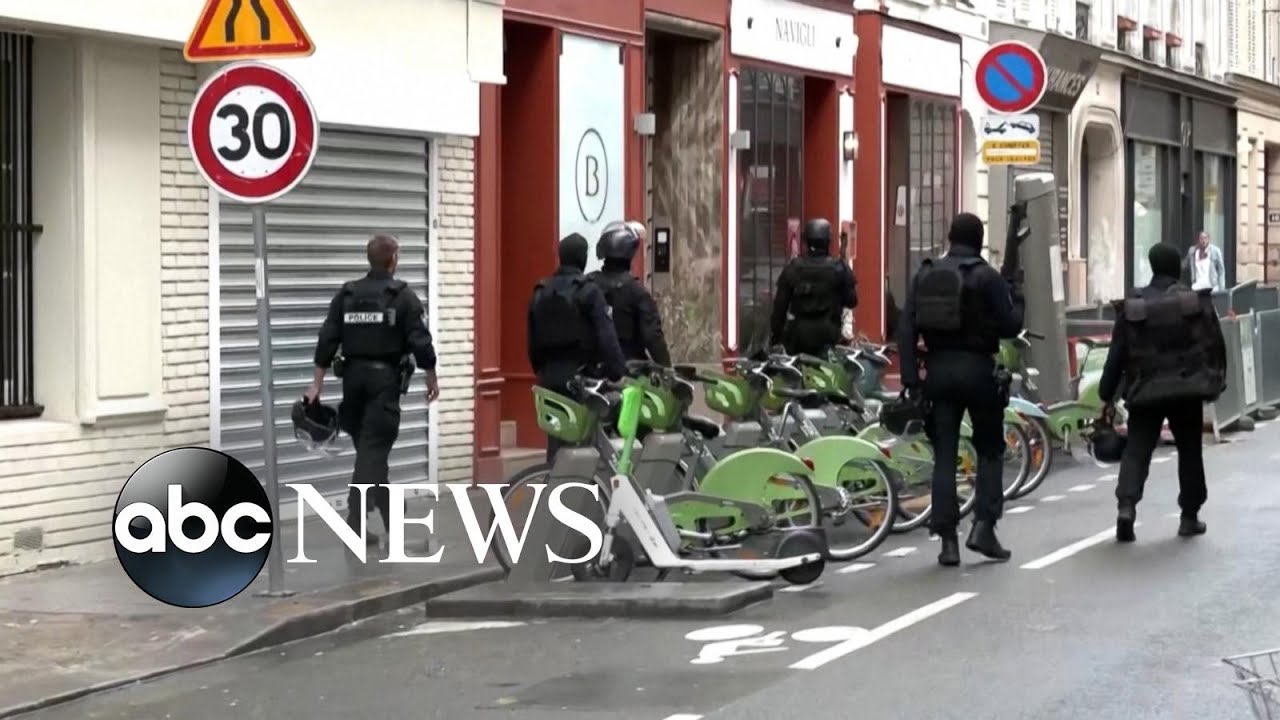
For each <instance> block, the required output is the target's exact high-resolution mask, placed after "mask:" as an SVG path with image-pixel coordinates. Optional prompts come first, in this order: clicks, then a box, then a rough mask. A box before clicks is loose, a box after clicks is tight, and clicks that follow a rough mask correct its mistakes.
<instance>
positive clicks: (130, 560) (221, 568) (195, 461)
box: [111, 447, 274, 608]
mask: <svg viewBox="0 0 1280 720" xmlns="http://www.w3.org/2000/svg"><path fill="white" fill-rule="evenodd" d="M273 528H274V523H273V519H272V516H271V505H270V504H269V502H268V501H267V494H266V492H264V491H263V489H262V485H261V484H260V483H259V482H258V479H257V478H256V477H254V475H253V473H252V472H250V470H249V469H248V468H247V467H245V466H244V465H243V464H242V463H240V462H239V461H238V460H236V459H235V458H233V457H231V456H229V455H225V454H223V453H220V452H217V451H216V450H210V449H208V448H196V447H186V448H178V449H176V450H170V451H168V452H164V453H161V454H159V455H157V456H155V457H153V458H151V459H150V460H148V461H147V462H145V463H143V465H142V466H141V467H139V468H138V469H137V470H136V471H134V473H133V475H131V476H130V477H129V480H128V481H127V482H126V483H125V485H124V488H123V489H122V490H121V491H120V497H119V498H118V499H117V500H116V510H115V516H114V519H113V521H112V528H111V529H112V537H113V538H114V539H115V547H116V557H117V558H119V560H120V566H121V567H122V568H124V571H125V573H126V574H127V575H128V576H129V579H130V580H132V581H133V583H134V584H135V585H137V586H138V588H139V589H141V590H142V591H143V592H145V593H147V594H148V595H150V596H151V597H153V598H155V599H157V600H159V601H160V602H163V603H166V604H168V605H173V606H176V607H188V608H201V607H209V606H210V605H217V604H218V603H221V602H225V601H227V600H230V599H231V598H233V597H235V596H236V595H238V594H240V592H241V591H243V590H244V589H245V588H246V587H248V586H249V584H250V583H252V582H253V581H254V579H255V578H257V576H258V573H260V572H261V571H262V566H263V565H264V564H266V561H267V555H268V553H270V551H271V542H272V531H273Z"/></svg>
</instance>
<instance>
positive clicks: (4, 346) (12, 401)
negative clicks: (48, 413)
mask: <svg viewBox="0 0 1280 720" xmlns="http://www.w3.org/2000/svg"><path fill="white" fill-rule="evenodd" d="M31 46H32V39H31V37H30V36H29V35H17V34H13V33H0V418H19V417H37V416H39V415H40V414H41V413H42V412H43V411H44V408H43V407H41V406H40V405H37V404H36V399H35V383H34V378H33V372H34V369H35V368H34V364H35V363H34V358H33V354H34V347H33V345H32V310H33V308H32V277H31V276H32V250H33V246H34V244H35V239H36V237H37V236H38V235H39V234H40V232H41V230H42V228H41V227H40V226H39V225H37V224H35V221H34V220H33V218H32V210H31Z"/></svg>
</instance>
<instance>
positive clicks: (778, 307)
mask: <svg viewBox="0 0 1280 720" xmlns="http://www.w3.org/2000/svg"><path fill="white" fill-rule="evenodd" d="M803 235H804V243H805V246H806V248H807V250H808V254H806V255H804V256H801V257H797V258H795V259H794V260H792V261H791V262H789V263H787V266H786V267H785V268H783V269H782V274H781V275H779V276H778V289H777V292H776V293H774V295H773V316H772V318H771V319H770V320H771V321H770V323H769V344H770V345H782V346H783V347H784V348H785V349H786V351H787V352H788V353H791V354H792V355H800V354H805V355H816V356H819V357H822V356H825V355H826V354H827V351H829V350H830V349H831V348H832V346H834V345H835V344H836V343H838V342H840V327H841V325H842V324H843V321H842V319H841V315H842V314H843V312H844V310H845V308H848V309H853V308H856V307H857V306H858V289H857V288H858V285H857V281H856V280H855V279H854V277H853V271H852V270H850V269H849V266H848V265H846V264H845V263H844V262H842V261H841V260H840V259H838V258H833V257H831V223H829V222H827V221H826V220H823V219H821V218H816V219H813V220H810V221H809V222H807V223H805V224H804V232H803ZM788 314H790V315H791V316H792V317H791V320H790V322H788V320H787V315H788Z"/></svg>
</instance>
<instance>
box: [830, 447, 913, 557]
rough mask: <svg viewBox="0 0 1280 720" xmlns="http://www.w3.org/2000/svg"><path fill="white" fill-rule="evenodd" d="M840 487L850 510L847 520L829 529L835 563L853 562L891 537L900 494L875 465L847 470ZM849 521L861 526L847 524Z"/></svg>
mask: <svg viewBox="0 0 1280 720" xmlns="http://www.w3.org/2000/svg"><path fill="white" fill-rule="evenodd" d="M840 483H841V487H842V489H843V490H844V492H846V493H847V494H848V497H849V506H848V509H847V516H843V517H840V518H839V520H840V522H838V523H830V524H829V525H828V528H827V546H828V552H829V553H830V555H831V557H832V558H834V559H836V560H854V559H856V558H860V557H862V556H863V555H866V554H867V553H869V552H871V551H872V550H875V549H876V548H877V547H879V546H880V543H882V542H884V539H885V538H886V537H888V536H889V532H890V531H891V530H892V529H893V525H894V522H895V520H896V519H897V517H898V493H897V490H896V488H895V487H894V483H893V481H892V480H891V479H890V477H889V474H888V473H887V472H886V471H885V468H884V467H883V466H882V465H881V464H880V463H876V462H865V463H858V464H857V465H856V466H855V465H850V466H847V467H846V469H845V470H843V471H841V476H840ZM849 518H852V519H856V520H857V521H858V522H857V523H851V522H848V520H849Z"/></svg>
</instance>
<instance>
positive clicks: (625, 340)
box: [587, 270, 647, 359]
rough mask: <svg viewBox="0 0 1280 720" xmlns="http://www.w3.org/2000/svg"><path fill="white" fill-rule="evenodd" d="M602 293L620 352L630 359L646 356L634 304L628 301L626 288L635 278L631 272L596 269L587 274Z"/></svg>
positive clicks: (634, 281)
mask: <svg viewBox="0 0 1280 720" xmlns="http://www.w3.org/2000/svg"><path fill="white" fill-rule="evenodd" d="M587 277H588V278H589V279H590V280H591V281H592V282H594V283H595V284H596V286H597V287H599V288H600V290H601V292H603V293H604V299H605V301H606V302H608V303H609V310H610V314H611V315H612V317H613V328H614V330H615V331H616V332H617V334H618V344H619V345H621V346H622V353H623V354H624V355H626V356H627V357H628V358H630V359H640V358H645V357H647V354H646V353H645V350H644V347H643V346H642V345H641V342H640V328H639V321H638V318H637V317H636V315H637V313H636V308H635V305H634V304H633V303H632V302H630V299H629V298H628V297H627V293H626V292H625V290H626V288H627V287H629V286H630V285H632V284H633V283H636V282H637V280H636V279H635V277H634V276H632V275H631V273H609V272H605V271H603V270H597V271H595V272H593V273H591V274H590V275H588V276H587Z"/></svg>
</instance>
